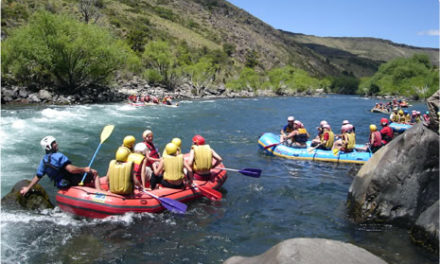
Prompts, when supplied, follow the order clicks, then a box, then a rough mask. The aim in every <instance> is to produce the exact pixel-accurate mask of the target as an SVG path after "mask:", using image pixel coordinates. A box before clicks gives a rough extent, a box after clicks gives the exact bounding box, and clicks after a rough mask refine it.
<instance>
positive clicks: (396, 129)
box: [390, 122, 412, 133]
mask: <svg viewBox="0 0 440 264" xmlns="http://www.w3.org/2000/svg"><path fill="white" fill-rule="evenodd" d="M390 127H391V128H392V129H393V131H394V132H396V133H403V132H405V130H407V129H409V128H411V127H412V125H408V124H399V123H394V122H393V123H391V124H390Z"/></svg>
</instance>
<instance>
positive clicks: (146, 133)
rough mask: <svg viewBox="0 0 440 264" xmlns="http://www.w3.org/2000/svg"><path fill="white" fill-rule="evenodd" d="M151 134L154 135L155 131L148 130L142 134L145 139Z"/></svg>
mask: <svg viewBox="0 0 440 264" xmlns="http://www.w3.org/2000/svg"><path fill="white" fill-rule="evenodd" d="M149 134H153V131H151V130H149V129H147V130H145V131H144V132H143V133H142V138H143V139H145V138H146V137H147V136H148V135H149Z"/></svg>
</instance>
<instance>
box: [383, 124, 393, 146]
mask: <svg viewBox="0 0 440 264" xmlns="http://www.w3.org/2000/svg"><path fill="white" fill-rule="evenodd" d="M380 134H381V135H382V143H383V144H384V145H385V144H387V143H388V142H390V141H391V140H392V139H393V137H394V132H393V129H392V128H391V127H389V126H386V127H384V128H382V129H381V130H380Z"/></svg>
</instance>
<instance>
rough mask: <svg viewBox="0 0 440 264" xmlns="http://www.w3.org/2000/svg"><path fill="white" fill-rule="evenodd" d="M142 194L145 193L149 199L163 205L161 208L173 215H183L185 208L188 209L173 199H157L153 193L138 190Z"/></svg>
mask: <svg viewBox="0 0 440 264" xmlns="http://www.w3.org/2000/svg"><path fill="white" fill-rule="evenodd" d="M140 190H141V191H142V192H143V193H146V194H148V195H150V196H151V197H153V198H155V199H157V200H159V202H160V203H161V204H162V205H163V207H165V208H166V209H167V210H169V211H171V212H173V213H178V214H185V212H186V208H187V207H188V206H187V205H186V204H184V203H182V202H179V201H176V200H174V199H171V198H166V197H159V196H157V195H155V194H153V193H150V192H147V191H146V190H145V189H144V190H142V189H140Z"/></svg>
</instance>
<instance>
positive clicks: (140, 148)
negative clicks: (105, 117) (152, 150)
mask: <svg viewBox="0 0 440 264" xmlns="http://www.w3.org/2000/svg"><path fill="white" fill-rule="evenodd" d="M146 149H147V147H146V146H145V144H144V143H137V144H136V145H135V146H134V153H130V154H129V155H128V158H127V161H129V162H132V163H133V177H135V178H136V182H135V185H141V186H142V187H143V188H144V187H146V173H145V172H144V173H143V171H142V170H145V165H144V161H145V155H144V153H145V152H146ZM141 183H142V184H141Z"/></svg>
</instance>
